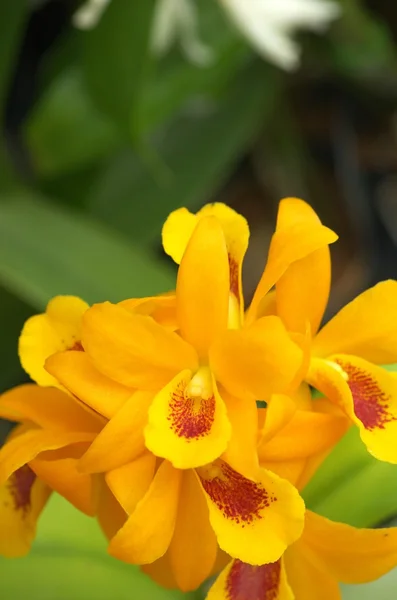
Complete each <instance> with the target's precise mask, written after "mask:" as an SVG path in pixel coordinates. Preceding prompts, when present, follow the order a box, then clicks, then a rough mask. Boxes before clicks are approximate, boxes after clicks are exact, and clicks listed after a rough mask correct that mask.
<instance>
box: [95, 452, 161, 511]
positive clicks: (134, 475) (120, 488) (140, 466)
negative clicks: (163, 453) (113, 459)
mask: <svg viewBox="0 0 397 600" xmlns="http://www.w3.org/2000/svg"><path fill="white" fill-rule="evenodd" d="M155 467H156V457H155V456H154V455H153V454H150V453H149V452H146V453H144V454H142V456H139V457H138V458H136V459H135V460H133V461H132V462H130V463H127V464H125V465H123V466H122V467H117V468H116V469H112V470H111V471H108V472H107V473H106V475H105V481H106V483H107V484H108V486H109V489H110V490H111V491H112V493H113V495H114V497H115V498H116V499H117V501H118V502H119V503H120V505H121V506H122V507H123V509H124V510H125V512H126V513H127V514H129V515H130V514H132V513H133V512H134V510H135V508H136V506H137V504H138V502H139V501H140V500H141V499H142V498H143V497H144V495H145V494H146V492H147V491H148V489H149V486H150V484H151V483H152V479H153V476H154V471H155Z"/></svg>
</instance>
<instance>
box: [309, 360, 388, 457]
mask: <svg viewBox="0 0 397 600" xmlns="http://www.w3.org/2000/svg"><path fill="white" fill-rule="evenodd" d="M332 365H333V366H332ZM308 381H309V383H311V384H312V385H314V386H315V387H316V388H317V389H318V390H320V391H321V392H322V393H323V394H324V395H325V396H327V398H329V399H330V400H331V401H333V402H335V403H336V404H338V405H339V406H340V407H341V408H342V409H343V410H344V411H345V413H346V414H347V415H348V416H349V417H350V418H351V419H352V421H353V422H354V423H356V425H358V427H359V430H360V436H361V439H362V440H363V442H364V444H365V445H366V446H367V448H368V450H369V452H371V454H373V455H374V456H375V457H376V458H378V459H379V460H384V461H386V462H391V463H397V447H396V443H395V441H396V436H397V379H396V378H395V377H393V376H392V374H391V373H388V372H387V371H385V370H384V369H382V368H381V367H376V366H374V365H372V364H371V363H369V362H367V361H365V360H362V359H360V358H357V357H355V356H348V355H344V354H339V355H335V356H333V357H331V360H330V361H324V360H321V359H315V360H313V361H312V363H311V367H310V370H309V374H308Z"/></svg>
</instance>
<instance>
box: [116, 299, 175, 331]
mask: <svg viewBox="0 0 397 600" xmlns="http://www.w3.org/2000/svg"><path fill="white" fill-rule="evenodd" d="M119 305H120V306H122V307H123V308H125V309H126V310H128V311H129V312H131V313H133V314H137V315H146V316H148V317H152V318H153V319H154V320H155V321H156V322H157V323H159V324H160V325H162V326H163V327H165V328H166V329H170V330H171V331H175V329H177V328H178V325H177V322H176V295H175V292H172V293H170V294H166V295H164V296H151V297H150V298H133V299H129V300H123V301H122V302H119Z"/></svg>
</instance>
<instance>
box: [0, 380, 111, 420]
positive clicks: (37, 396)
mask: <svg viewBox="0 0 397 600" xmlns="http://www.w3.org/2000/svg"><path fill="white" fill-rule="evenodd" d="M0 415H1V416H2V417H4V418H6V419H7V418H8V419H10V420H16V421H31V422H33V423H35V424H36V425H39V426H40V427H43V428H48V429H52V430H53V431H73V430H74V431H87V432H89V431H91V432H96V431H99V430H100V429H101V428H102V426H103V421H102V420H101V419H100V418H99V417H97V416H96V415H95V414H93V413H92V412H90V411H89V409H87V410H86V409H85V408H84V407H83V406H82V405H80V404H79V403H78V402H77V401H76V400H75V399H74V398H72V397H71V396H69V395H68V394H66V393H65V392H62V391H61V390H57V389H55V388H42V387H39V386H37V385H34V384H30V383H28V384H24V385H20V386H17V387H15V388H13V389H12V390H9V391H8V392H5V393H4V394H3V395H2V396H0Z"/></svg>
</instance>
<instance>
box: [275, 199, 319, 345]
mask: <svg viewBox="0 0 397 600" xmlns="http://www.w3.org/2000/svg"><path fill="white" fill-rule="evenodd" d="M299 222H300V223H302V224H305V225H307V226H312V227H313V228H314V229H316V228H318V227H319V226H321V221H320V219H319V218H318V216H317V214H316V213H315V212H314V210H313V209H312V208H311V206H309V204H307V203H306V202H303V201H302V200H298V199H297V198H287V199H285V200H283V201H282V202H281V203H280V209H279V214H278V219H277V230H280V229H281V230H282V229H283V228H285V227H291V226H294V225H296V224H297V223H299ZM330 286H331V259H330V252H329V248H328V246H327V245H325V246H324V247H322V248H319V249H318V250H315V251H314V252H311V253H310V254H308V255H307V256H305V257H304V258H301V259H299V260H296V261H295V262H293V263H292V264H291V265H290V266H289V267H288V269H287V270H286V271H285V273H284V275H283V276H282V277H281V278H280V279H279V280H278V281H277V285H276V293H277V314H278V315H279V317H281V318H282V320H283V322H284V324H285V325H286V327H287V329H288V330H289V331H300V332H302V333H304V332H305V329H306V323H307V322H309V323H310V329H311V332H312V334H313V335H314V334H315V333H316V332H317V330H318V328H319V325H320V322H321V319H322V317H323V315H324V311H325V308H326V306H327V302H328V296H329V291H330Z"/></svg>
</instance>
